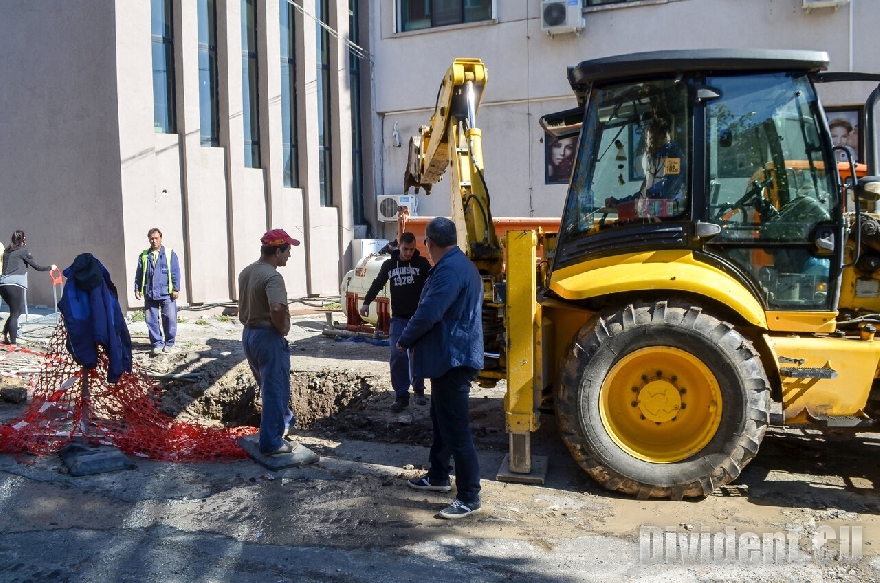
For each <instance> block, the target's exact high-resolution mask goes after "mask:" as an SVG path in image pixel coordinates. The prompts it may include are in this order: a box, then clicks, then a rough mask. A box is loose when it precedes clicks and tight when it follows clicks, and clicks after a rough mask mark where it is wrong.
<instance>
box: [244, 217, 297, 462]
mask: <svg viewBox="0 0 880 583" xmlns="http://www.w3.org/2000/svg"><path fill="white" fill-rule="evenodd" d="M260 243H261V247H260V258H259V259H258V260H257V261H255V262H254V263H251V264H250V265H248V266H247V267H245V268H244V269H243V270H242V271H241V273H239V274H238V297H239V300H238V319H239V320H240V321H241V323H242V324H244V331H243V332H242V336H241V341H242V344H244V354H245V356H246V357H247V361H248V364H249V365H250V367H251V372H253V373H254V378H256V379H257V384H258V385H259V386H260V395H261V396H262V401H263V410H262V413H261V414H260V440H259V445H260V453H262V454H264V455H275V454H279V453H290V452H291V451H293V446H292V445H291V444H290V443H289V442H287V441H285V440H284V437H285V436H286V435H287V434H288V431H289V430H290V428H291V427H293V426H294V424H295V423H296V420H295V419H294V418H293V413H292V412H291V411H290V405H289V404H290V352H289V351H288V348H287V339H286V338H285V336H287V333H288V332H290V311H289V310H288V309H287V288H286V287H285V285H284V278H283V277H281V274H280V273H278V271H277V269H278V268H279V267H284V266H285V265H287V260H288V259H290V248H291V246H296V245H299V241H297V240H296V239H294V238H293V237H291V236H290V235H288V234H287V233H286V232H285V231H284V230H283V229H272V230H271V231H269V232H267V233H266V234H265V235H263V237H262V238H261V239H260Z"/></svg>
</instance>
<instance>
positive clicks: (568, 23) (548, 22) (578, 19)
mask: <svg viewBox="0 0 880 583" xmlns="http://www.w3.org/2000/svg"><path fill="white" fill-rule="evenodd" d="M583 29H584V12H583V9H582V7H581V0H543V1H542V2H541V31H542V32H546V33H547V34H549V35H550V36H553V35H554V34H563V33H566V32H573V33H579V32H580V31H582V30H583Z"/></svg>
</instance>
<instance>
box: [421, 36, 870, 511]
mask: <svg viewBox="0 0 880 583" xmlns="http://www.w3.org/2000/svg"><path fill="white" fill-rule="evenodd" d="M827 66H828V56H827V54H825V53H823V52H815V51H789V50H783V51H778V50H772V51H771V50H703V51H663V52H654V53H640V54H632V55H622V56H617V57H607V58H602V59H596V60H591V61H584V62H582V63H580V64H579V65H577V66H574V67H570V68H569V69H568V79H569V82H570V84H571V87H572V89H573V91H574V94H575V96H576V98H577V104H578V105H577V107H576V108H574V109H572V110H568V111H563V112H558V113H555V114H552V115H547V116H544V118H542V120H541V124H542V126H543V127H544V128H545V130H546V131H548V132H549V133H550V134H551V135H553V136H554V137H556V138H565V137H571V136H576V137H577V144H578V147H577V153H576V158H575V165H574V169H573V173H572V177H571V180H570V184H569V191H568V197H567V200H566V203H565V208H564V211H563V216H562V220H561V226H560V230H559V232H558V234H557V233H543V232H540V231H537V232H536V231H526V230H522V231H508V232H507V233H506V234H505V236H504V237H503V244H504V247H503V248H502V244H501V242H499V240H498V237H496V235H495V231H494V228H493V221H492V215H491V212H490V201H489V192H488V188H487V187H486V182H485V179H484V174H483V160H482V150H481V133H480V130H479V129H478V128H477V124H476V114H477V110H478V107H479V103H480V99H481V96H482V94H483V91H484V89H485V86H486V82H487V72H486V68H485V66H484V65H483V63H482V62H481V61H479V60H478V59H456V60H455V61H454V63H453V64H452V66H451V67H450V68H449V70H448V71H447V73H446V75H445V77H444V78H443V82H442V85H441V89H440V92H439V94H438V99H437V104H436V108H435V111H434V114H433V116H432V117H431V120H430V123H429V125H427V126H424V127H422V128H421V130H420V134H419V136H417V137H415V138H413V139H412V140H411V142H410V158H409V161H408V164H407V169H406V172H405V184H406V186H407V188H411V187H414V188H416V189H417V190H418V189H419V188H423V189H425V190H427V191H429V192H430V188H431V187H432V186H433V185H434V184H435V183H436V182H437V181H438V180H439V179H440V177H441V176H442V175H443V174H444V173H445V172H446V171H447V170H449V171H450V174H451V177H450V183H451V190H452V214H453V219H454V220H455V221H456V222H457V224H458V226H459V233H460V237H461V240H460V245H461V247H462V248H463V249H464V250H465V251H466V253H467V254H468V255H469V256H470V258H471V259H472V260H473V261H474V263H475V264H476V265H477V266H478V268H479V269H480V271H481V273H482V274H483V276H484V289H485V305H484V314H485V316H484V320H485V331H486V338H485V344H486V351H487V353H488V355H489V357H487V359H486V363H487V364H486V369H485V370H484V371H482V372H481V377H480V380H481V381H482V382H484V383H492V382H494V381H497V380H498V379H505V380H506V381H507V394H506V397H505V401H504V406H505V411H506V419H507V430H508V432H509V434H510V453H509V455H508V458H507V460H506V467H504V468H502V471H501V473H500V474H499V477H500V478H503V479H508V480H521V481H525V482H529V481H540V475H539V474H540V471H541V470H542V468H543V463H539V461H538V460H537V459H536V458H535V459H533V457H532V455H531V451H530V434H531V432H533V431H534V430H536V429H537V428H538V424H539V416H540V413H539V408H540V406H541V405H542V403H551V402H552V404H553V407H554V409H555V413H556V419H557V423H558V426H559V431H560V435H561V437H562V439H563V441H564V442H565V443H566V445H567V446H568V448H569V450H570V452H571V454H572V455H573V457H574V458H575V460H577V462H578V463H579V464H580V465H581V467H582V468H583V469H584V470H585V471H586V472H587V473H588V474H589V475H590V476H592V477H593V478H594V479H595V480H597V481H598V482H599V483H601V484H602V485H604V486H605V487H606V488H609V489H611V490H617V491H620V492H624V493H627V494H631V495H636V496H638V497H639V498H649V497H658V498H663V497H670V498H673V499H681V498H683V497H702V496H706V495H708V494H709V493H711V492H712V491H713V490H714V489H716V488H717V487H719V486H721V485H723V484H726V483H728V482H730V481H732V480H734V479H735V478H736V477H737V476H738V475H739V474H740V472H741V471H742V469H743V467H744V466H745V465H746V464H747V463H749V461H750V460H751V459H752V458H753V457H754V456H755V454H756V453H757V451H758V448H759V447H760V445H761V440H762V438H763V436H764V432H765V430H766V428H767V426H768V424H769V423H770V421H771V418H770V411H771V402H776V403H778V404H779V407H778V408H779V410H780V411H781V418H780V419H779V422H781V423H784V424H787V425H794V424H814V425H816V426H820V427H836V428H865V427H871V426H873V425H874V424H875V422H876V420H877V419H880V390H878V388H880V385H878V383H877V381H876V379H877V377H878V364H880V342H875V341H874V334H875V326H876V325H877V324H878V323H880V220H878V216H877V215H876V214H874V207H875V201H876V200H877V199H878V197H880V178H878V177H876V176H873V175H874V174H875V173H876V170H877V151H876V147H875V145H874V138H875V136H876V130H875V127H874V111H875V109H876V107H877V101H878V96H880V87H877V84H878V82H880V74H858V73H842V74H832V73H826V72H825V69H826V68H827ZM841 81H842V82H850V83H870V88H871V89H873V91H871V92H870V95H869V96H868V97H867V101H866V108H865V111H866V112H867V115H866V116H865V119H864V120H862V121H863V122H864V125H863V126H862V127H863V131H862V135H863V136H865V138H866V139H867V148H866V152H867V165H857V164H856V163H855V161H854V160H853V159H852V152H851V151H849V150H847V149H844V148H842V147H834V146H833V145H832V141H831V137H830V133H829V130H828V126H827V123H826V121H825V116H824V113H823V109H822V106H821V104H820V102H819V99H818V96H817V91H816V85H817V84H819V83H826V82H841ZM875 87H876V88H875ZM841 157H843V160H844V162H842V163H839V162H838V161H839V160H840V158H841ZM869 175H870V176H869ZM539 247H542V248H541V253H540V254H539V253H537V252H536V250H537V249H538V248H539ZM539 257H541V258H542V259H541V261H538V258H539ZM872 390H873V392H872Z"/></svg>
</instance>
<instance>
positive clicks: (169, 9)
mask: <svg viewBox="0 0 880 583" xmlns="http://www.w3.org/2000/svg"><path fill="white" fill-rule="evenodd" d="M160 3H161V5H162V6H161V8H162V10H161V12H162V22H161V23H157V22H156V21H155V19H154V17H155V16H156V11H157V10H158V9H159V7H158V4H160ZM150 20H151V22H150V28H151V51H152V63H153V129H154V131H155V132H156V133H160V134H176V133H177V85H176V79H175V74H176V73H175V62H174V61H175V51H174V2H173V0H151V6H150ZM157 24H161V25H162V29H163V30H162V31H161V34H156V33H157V32H158V31H156V30H155V28H156V26H157ZM157 50H159V52H160V53H161V57H160V58H161V62H160V63H157V62H156V61H157V54H156V51H157ZM160 66H161V68H159V67H160ZM159 75H161V82H160V81H159V79H157V76H159ZM160 87H161V88H164V90H163V91H161V95H160V92H159V89H160ZM163 113H164V116H163V115H161V114H163Z"/></svg>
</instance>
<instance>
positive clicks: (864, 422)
mask: <svg viewBox="0 0 880 583" xmlns="http://www.w3.org/2000/svg"><path fill="white" fill-rule="evenodd" d="M807 417H809V419H810V421H812V422H813V423H815V424H816V425H819V426H820V427H842V428H856V427H874V426H876V425H877V422H876V421H875V420H873V419H868V418H866V417H855V416H853V415H846V416H825V415H813V414H811V413H807Z"/></svg>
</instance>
